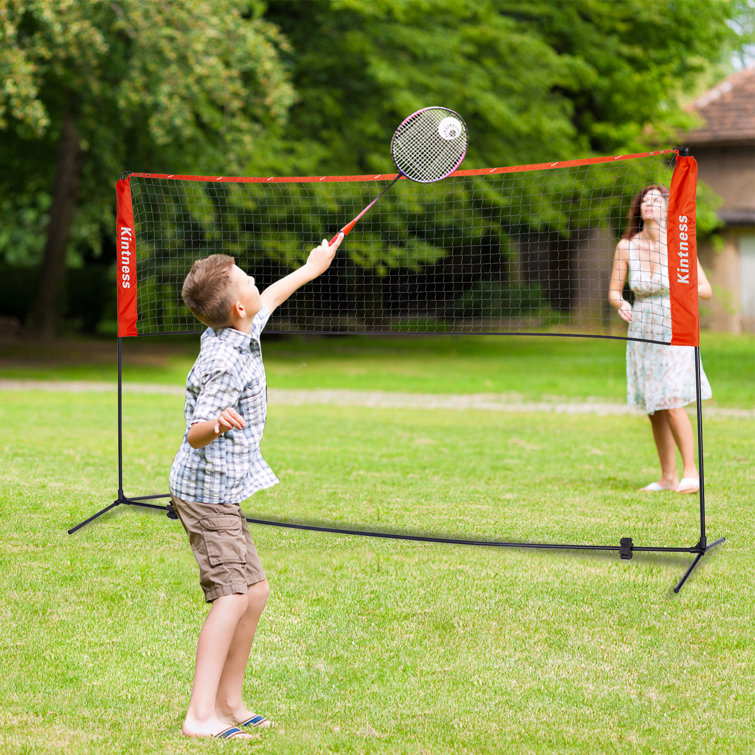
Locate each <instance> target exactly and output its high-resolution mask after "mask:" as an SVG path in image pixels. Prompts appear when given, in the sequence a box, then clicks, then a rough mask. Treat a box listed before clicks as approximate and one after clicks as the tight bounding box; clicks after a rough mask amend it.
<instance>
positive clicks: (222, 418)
mask: <svg viewBox="0 0 755 755" xmlns="http://www.w3.org/2000/svg"><path fill="white" fill-rule="evenodd" d="M245 427H246V422H245V421H244V418H243V417H242V416H241V415H240V414H239V413H238V412H237V411H236V410H235V409H232V408H231V407H230V406H229V407H228V408H227V409H224V410H223V411H222V412H221V413H220V415H219V416H218V419H217V422H216V423H215V435H220V434H221V433H226V432H228V431H229V430H243V429H244V428H245Z"/></svg>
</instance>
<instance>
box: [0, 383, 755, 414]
mask: <svg viewBox="0 0 755 755" xmlns="http://www.w3.org/2000/svg"><path fill="white" fill-rule="evenodd" d="M28 390H39V391H47V392H51V393H113V394H115V390H116V387H115V384H114V383H106V382H93V381H77V380H67V381H58V380H10V379H3V378H0V391H28ZM123 390H124V393H126V394H129V393H132V394H134V393H143V394H144V393H147V394H165V395H172V396H182V395H183V392H184V390H183V388H182V387H180V386H168V385H158V384H154V383H124V386H123ZM268 401H269V403H270V404H271V405H275V404H280V405H288V406H300V405H303V404H330V405H333V406H368V407H374V408H390V409H435V410H438V409H445V410H448V409H452V410H457V411H461V410H465V409H475V410H480V411H493V412H552V413H556V414H597V415H604V416H605V415H621V414H638V413H637V412H634V411H633V410H631V409H629V407H627V406H626V405H625V404H618V403H610V402H606V401H603V400H601V399H591V398H587V399H585V400H583V401H575V400H573V399H568V398H565V397H563V396H546V397H544V398H543V399H541V400H540V401H528V400H525V399H524V397H522V396H521V395H519V394H516V393H470V394H434V393H394V392H388V391H352V390H340V389H339V390H333V389H326V388H319V389H314V390H294V389H290V388H270V389H269V391H268ZM691 410H692V411H694V405H692V407H691ZM704 414H705V416H710V417H732V418H737V419H746V420H755V409H733V408H722V407H717V406H708V405H705V408H704Z"/></svg>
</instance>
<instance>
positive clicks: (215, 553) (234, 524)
mask: <svg viewBox="0 0 755 755" xmlns="http://www.w3.org/2000/svg"><path fill="white" fill-rule="evenodd" d="M201 522H202V534H203V536H204V544H205V548H206V549H207V560H208V562H209V564H210V566H220V565H221V564H245V563H246V543H245V541H244V532H243V530H242V521H241V518H240V517H238V516H236V515H235V514H217V515H216V516H213V517H207V518H206V519H202V520H201Z"/></svg>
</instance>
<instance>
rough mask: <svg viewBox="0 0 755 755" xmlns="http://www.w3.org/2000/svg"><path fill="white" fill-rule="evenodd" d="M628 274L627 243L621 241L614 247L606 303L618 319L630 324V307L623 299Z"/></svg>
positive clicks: (624, 240)
mask: <svg viewBox="0 0 755 755" xmlns="http://www.w3.org/2000/svg"><path fill="white" fill-rule="evenodd" d="M628 273H629V242H628V241H627V240H626V239H622V240H621V241H619V243H618V244H617V245H616V251H615V252H614V255H613V267H612V268H611V282H610V284H609V286H608V301H609V303H610V304H611V306H612V307H613V308H614V309H616V310H617V311H618V313H619V317H620V318H621V319H622V320H626V321H627V322H632V305H631V304H630V303H629V302H628V301H627V300H626V299H625V298H624V296H623V293H624V284H625V283H626V282H627V275H628Z"/></svg>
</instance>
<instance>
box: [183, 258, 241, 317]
mask: <svg viewBox="0 0 755 755" xmlns="http://www.w3.org/2000/svg"><path fill="white" fill-rule="evenodd" d="M235 264H236V260H234V258H233V257H229V256H228V255H227V254H211V255H210V256H209V257H205V258H204V259H201V260H197V261H196V262H195V263H194V264H193V265H192V266H191V270H190V271H189V274H188V275H187V276H186V280H185V281H184V284H183V288H182V289H181V298H182V299H183V300H184V302H185V304H186V306H187V307H188V308H189V309H190V310H191V311H192V313H193V314H194V316H195V317H196V318H197V320H199V321H200V322H202V323H204V324H205V325H208V326H209V327H211V328H223V327H226V326H227V325H229V323H230V313H231V307H232V306H233V304H234V301H235V298H236V292H235V291H234V290H233V286H232V285H231V270H232V269H233V266H234V265H235Z"/></svg>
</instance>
